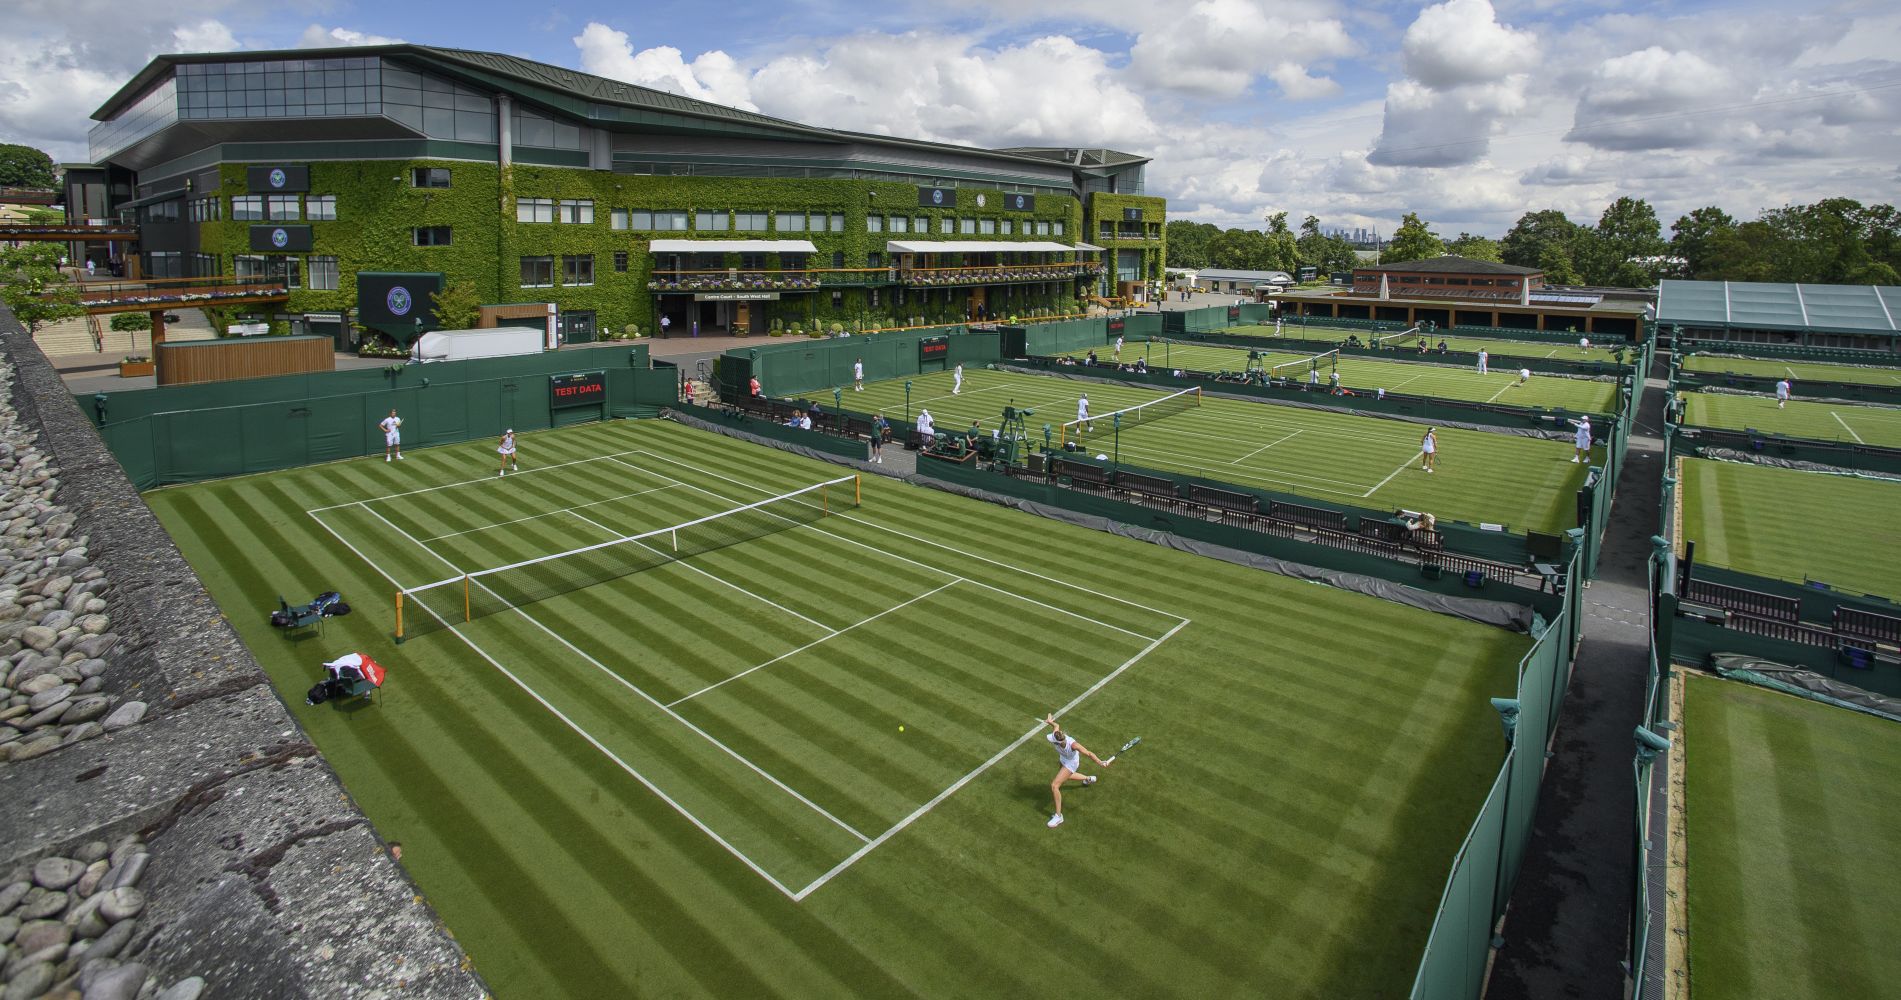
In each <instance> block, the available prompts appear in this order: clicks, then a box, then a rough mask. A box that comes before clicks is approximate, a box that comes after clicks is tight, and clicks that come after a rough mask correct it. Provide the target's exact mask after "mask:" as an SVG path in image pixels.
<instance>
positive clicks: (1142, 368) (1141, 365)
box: [1135, 358, 1149, 374]
mask: <svg viewBox="0 0 1901 1000" xmlns="http://www.w3.org/2000/svg"><path fill="white" fill-rule="evenodd" d="M1135 370H1136V371H1138V372H1142V373H1143V374H1147V373H1148V370H1149V363H1148V361H1147V360H1146V359H1144V358H1136V359H1135Z"/></svg>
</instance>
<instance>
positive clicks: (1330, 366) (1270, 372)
mask: <svg viewBox="0 0 1901 1000" xmlns="http://www.w3.org/2000/svg"><path fill="white" fill-rule="evenodd" d="M1339 365H1340V349H1339V348H1337V347H1336V348H1334V349H1333V350H1331V351H1322V352H1321V353H1319V354H1316V355H1314V356H1313V357H1311V358H1301V359H1299V360H1296V361H1283V362H1281V363H1280V364H1278V365H1272V366H1270V367H1268V369H1267V377H1268V378H1270V379H1292V380H1293V381H1296V382H1298V381H1301V380H1303V379H1305V378H1307V374H1308V373H1309V372H1332V371H1334V370H1335V369H1336V368H1338V367H1339Z"/></svg>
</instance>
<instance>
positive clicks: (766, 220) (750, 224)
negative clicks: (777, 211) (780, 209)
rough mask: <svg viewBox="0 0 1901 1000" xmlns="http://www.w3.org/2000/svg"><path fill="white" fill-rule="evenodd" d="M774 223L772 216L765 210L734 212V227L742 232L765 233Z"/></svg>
mask: <svg viewBox="0 0 1901 1000" xmlns="http://www.w3.org/2000/svg"><path fill="white" fill-rule="evenodd" d="M771 223H772V216H770V215H767V214H766V213H764V212H734V213H733V228H734V229H737V230H739V231H740V232H742V233H763V232H765V231H766V230H767V229H768V228H769V227H770V226H771Z"/></svg>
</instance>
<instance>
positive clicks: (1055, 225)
mask: <svg viewBox="0 0 1901 1000" xmlns="http://www.w3.org/2000/svg"><path fill="white" fill-rule="evenodd" d="M1050 234H1051V235H1052V236H1061V235H1063V224H1062V223H1060V222H1052V223H1050Z"/></svg>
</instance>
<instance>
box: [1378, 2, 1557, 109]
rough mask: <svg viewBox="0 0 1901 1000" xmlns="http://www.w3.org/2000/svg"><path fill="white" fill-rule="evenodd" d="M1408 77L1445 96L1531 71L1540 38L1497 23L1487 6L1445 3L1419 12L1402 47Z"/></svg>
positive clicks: (1488, 5) (1468, 3)
mask: <svg viewBox="0 0 1901 1000" xmlns="http://www.w3.org/2000/svg"><path fill="white" fill-rule="evenodd" d="M1400 55H1401V57H1402V64H1403V65H1404V66H1405V69H1406V75H1407V76H1410V77H1412V78H1413V79H1414V80H1417V81H1419V82H1420V83H1422V84H1424V85H1426V86H1427V87H1431V88H1433V89H1434V90H1445V89H1449V88H1453V87H1459V86H1463V85H1466V84H1474V83H1489V82H1492V81H1496V80H1502V79H1505V78H1506V77H1509V76H1512V75H1514V74H1518V73H1523V72H1525V71H1526V70H1528V69H1530V68H1531V67H1532V66H1533V65H1534V64H1535V63H1536V62H1537V59H1538V37H1537V35H1535V34H1533V33H1532V32H1529V31H1520V30H1518V29H1516V28H1511V27H1507V26H1506V25H1503V24H1500V23H1499V21H1498V12H1497V11H1495V10H1493V9H1492V5H1491V3H1490V0H1446V2H1445V3H1440V4H1434V5H1432V6H1430V7H1427V8H1426V9H1425V10H1422V11H1420V12H1419V18H1418V19H1417V20H1415V21H1413V23H1412V26H1411V27H1409V28H1407V29H1406V37H1405V39H1404V41H1403V42H1402V43H1401V44H1400Z"/></svg>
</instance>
